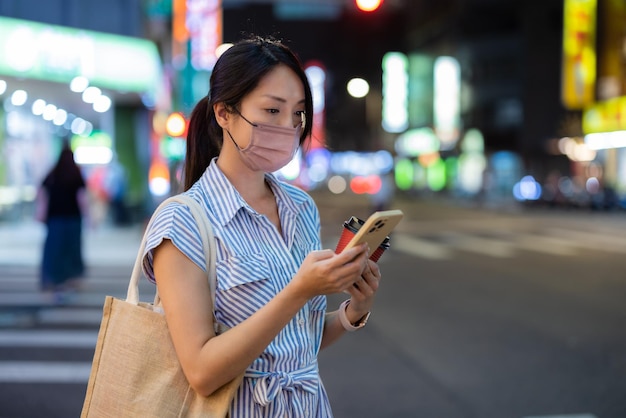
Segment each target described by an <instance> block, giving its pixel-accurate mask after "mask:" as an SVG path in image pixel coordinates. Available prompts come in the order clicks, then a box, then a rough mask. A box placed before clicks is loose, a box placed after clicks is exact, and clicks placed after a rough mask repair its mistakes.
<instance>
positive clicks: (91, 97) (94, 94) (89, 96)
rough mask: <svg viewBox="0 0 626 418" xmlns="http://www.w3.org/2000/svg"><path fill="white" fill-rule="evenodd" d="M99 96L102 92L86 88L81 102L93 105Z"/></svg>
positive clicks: (97, 89)
mask: <svg viewBox="0 0 626 418" xmlns="http://www.w3.org/2000/svg"><path fill="white" fill-rule="evenodd" d="M100 94H102V91H101V90H100V89H99V88H98V87H94V86H91V87H87V88H86V89H85V91H83V96H82V97H83V101H84V102H85V103H94V102H95V101H96V99H97V98H98V96H100Z"/></svg>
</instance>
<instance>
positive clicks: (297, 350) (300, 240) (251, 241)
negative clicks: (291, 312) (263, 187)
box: [143, 160, 332, 418]
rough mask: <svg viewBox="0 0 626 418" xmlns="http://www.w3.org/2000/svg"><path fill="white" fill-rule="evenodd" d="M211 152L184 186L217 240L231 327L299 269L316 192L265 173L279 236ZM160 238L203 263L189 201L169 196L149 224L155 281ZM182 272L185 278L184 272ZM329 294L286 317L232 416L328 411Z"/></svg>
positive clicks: (315, 237)
mask: <svg viewBox="0 0 626 418" xmlns="http://www.w3.org/2000/svg"><path fill="white" fill-rule="evenodd" d="M215 161H216V160H213V161H212V163H211V165H210V166H209V167H208V168H207V170H206V171H205V173H204V175H203V176H202V177H201V178H200V180H198V182H196V184H195V185H194V186H193V187H192V188H191V189H189V190H188V191H187V192H186V193H187V194H189V195H190V196H192V197H193V198H195V199H196V200H198V201H199V202H200V203H201V204H202V205H203V206H204V207H205V209H206V211H207V214H208V217H209V220H210V221H211V224H212V226H213V230H214V234H215V239H216V248H217V294H216V303H215V305H216V306H215V308H216V312H215V314H216V317H217V320H218V321H219V322H221V323H223V324H225V325H227V326H229V327H234V326H236V325H237V324H238V323H240V322H242V321H243V320H245V319H246V318H248V317H249V316H250V315H252V314H253V313H254V312H256V311H257V310H258V309H259V308H261V307H262V306H264V305H265V304H266V303H268V302H269V301H270V300H271V299H272V298H273V297H274V296H275V295H276V294H277V293H278V292H280V290H281V289H283V288H284V287H285V286H286V285H287V283H289V281H290V280H291V278H292V277H293V276H294V275H295V273H296V272H297V270H298V268H299V266H300V264H301V263H302V261H303V260H304V258H305V257H306V255H307V254H308V253H309V252H310V251H313V250H319V249H320V248H321V242H320V219H319V213H318V210H317V207H316V206H315V203H314V202H313V199H311V197H310V196H309V195H308V194H306V193H305V192H304V191H302V190H300V189H298V188H297V187H294V186H292V185H289V184H286V183H282V182H279V181H278V180H277V179H276V178H275V177H274V176H272V175H269V174H268V175H267V176H266V181H267V182H268V184H269V185H270V187H271V188H272V191H273V192H274V195H275V196H276V201H277V204H278V213H279V216H280V219H281V224H282V236H281V235H280V234H279V232H278V231H277V229H276V228H275V227H274V225H273V224H272V223H271V222H270V221H269V220H268V219H267V218H266V217H265V216H263V215H260V214H259V213H257V212H256V211H255V210H254V209H252V208H251V207H250V206H249V205H248V204H247V203H246V202H245V201H244V200H243V198H242V197H241V196H240V194H239V193H238V192H237V190H236V189H235V188H234V187H233V186H232V185H231V183H230V182H229V181H228V179H227V178H226V177H225V176H224V174H223V173H222V172H221V170H220V169H219V168H218V167H217V164H216V163H215ZM163 239H170V240H171V241H172V242H173V244H174V245H175V246H176V247H177V248H178V249H179V250H180V251H181V252H182V253H184V254H185V255H186V256H187V257H189V259H190V260H192V261H193V262H194V263H196V264H197V265H198V266H199V267H200V268H202V269H203V270H205V260H204V253H203V251H202V242H201V240H200V235H199V233H198V231H197V228H196V226H195V222H194V220H193V217H192V215H191V212H190V211H189V209H188V208H186V207H184V206H182V205H180V204H178V203H172V204H171V205H168V206H167V207H166V208H165V209H164V210H162V211H161V212H160V214H158V215H157V218H156V219H155V221H154V222H153V225H152V227H151V228H150V230H149V231H148V236H147V243H146V254H144V263H143V267H144V272H145V274H146V276H147V277H148V278H149V279H150V280H152V281H154V280H155V278H154V273H153V270H152V261H153V258H152V257H153V250H154V249H155V248H156V247H157V246H158V245H159V244H160V243H161V242H162V240H163ZM181 280H184V278H182V277H181ZM325 312H326V298H325V297H324V296H318V297H315V298H313V299H311V300H309V301H308V303H307V304H306V306H304V308H303V309H302V310H301V311H300V312H298V314H297V315H296V316H295V317H294V318H293V319H292V320H291V322H289V323H288V324H287V326H286V327H285V328H284V329H283V330H282V331H281V332H280V333H279V334H278V336H277V337H276V338H275V339H274V341H272V342H271V343H270V345H269V346H268V347H267V348H266V350H265V351H264V353H263V354H262V355H261V356H260V357H259V358H258V359H257V360H256V361H255V362H254V363H252V365H251V366H250V367H249V368H248V370H247V371H246V375H245V378H244V382H243V384H242V386H241V388H240V389H239V391H238V392H237V394H236V396H235V400H234V402H233V406H232V409H231V411H230V416H231V417H232V418H243V417H245V418H253V417H254V418H260V417H278V416H280V417H305V416H307V417H319V418H327V417H332V412H331V408H330V404H329V401H328V396H327V394H326V390H325V389H324V386H323V384H322V382H321V380H320V377H319V370H318V366H317V356H318V354H319V350H320V345H321V340H322V332H323V329H324V316H325Z"/></svg>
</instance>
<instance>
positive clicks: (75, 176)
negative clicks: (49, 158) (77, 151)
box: [47, 142, 83, 185]
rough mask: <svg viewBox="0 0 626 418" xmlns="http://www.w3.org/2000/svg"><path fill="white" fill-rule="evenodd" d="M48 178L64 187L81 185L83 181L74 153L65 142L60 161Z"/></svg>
mask: <svg viewBox="0 0 626 418" xmlns="http://www.w3.org/2000/svg"><path fill="white" fill-rule="evenodd" d="M47 178H49V181H50V182H52V183H57V184H62V185H67V184H80V183H81V182H82V181H83V180H82V179H83V177H82V172H81V171H80V168H79V167H78V164H76V162H75V161H74V152H73V151H72V149H71V148H70V145H69V143H67V142H63V145H62V147H61V153H60V154H59V159H58V160H57V162H56V164H55V165H54V167H53V168H52V170H50V172H49V174H48V176H47Z"/></svg>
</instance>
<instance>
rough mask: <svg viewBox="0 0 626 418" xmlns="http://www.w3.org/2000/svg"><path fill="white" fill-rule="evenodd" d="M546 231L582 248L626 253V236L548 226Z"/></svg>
mask: <svg viewBox="0 0 626 418" xmlns="http://www.w3.org/2000/svg"><path fill="white" fill-rule="evenodd" d="M545 232H546V233H547V234H550V235H553V236H558V237H561V238H565V239H567V240H570V241H572V243H573V244H574V245H576V246H579V247H582V248H589V249H592V250H599V251H607V252H615V253H622V254H625V253H626V238H624V237H618V236H615V235H608V234H602V235H598V234H596V233H590V232H584V231H571V230H568V229H561V228H548V229H547V230H546V231H545Z"/></svg>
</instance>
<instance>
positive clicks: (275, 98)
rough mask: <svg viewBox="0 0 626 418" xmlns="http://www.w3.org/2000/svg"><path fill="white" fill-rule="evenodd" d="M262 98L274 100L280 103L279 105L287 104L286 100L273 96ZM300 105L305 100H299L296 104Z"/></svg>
mask: <svg viewBox="0 0 626 418" xmlns="http://www.w3.org/2000/svg"><path fill="white" fill-rule="evenodd" d="M263 96H264V97H268V98H270V99H272V100H276V101H278V102H281V103H287V100H285V99H283V98H282V97H278V96H274V95H271V94H264V95H263ZM301 103H305V99H301V100H300V101H299V102H298V104H301Z"/></svg>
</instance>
